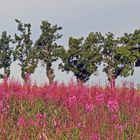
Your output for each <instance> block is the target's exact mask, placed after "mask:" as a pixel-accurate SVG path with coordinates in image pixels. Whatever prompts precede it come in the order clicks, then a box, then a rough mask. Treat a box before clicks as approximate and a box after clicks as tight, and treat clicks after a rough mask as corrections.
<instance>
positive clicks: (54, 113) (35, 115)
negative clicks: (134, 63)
mask: <svg viewBox="0 0 140 140" xmlns="http://www.w3.org/2000/svg"><path fill="white" fill-rule="evenodd" d="M0 139H1V140H140V89H139V88H134V85H133V83H123V84H122V85H121V86H120V87H116V88H113V89H111V88H110V87H109V86H105V87H102V86H99V85H92V86H85V85H77V84H75V83H74V82H70V83H69V84H68V85H65V84H63V83H62V84H59V83H57V82H55V83H53V84H51V85H49V84H44V85H42V86H37V85H35V84H34V85H32V84H30V83H28V84H21V83H20V82H19V81H15V80H10V81H8V82H7V81H3V82H2V83H1V84H0Z"/></svg>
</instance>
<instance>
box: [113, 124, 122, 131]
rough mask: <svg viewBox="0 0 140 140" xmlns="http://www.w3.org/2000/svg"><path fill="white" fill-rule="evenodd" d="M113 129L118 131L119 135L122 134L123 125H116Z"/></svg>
mask: <svg viewBox="0 0 140 140" xmlns="http://www.w3.org/2000/svg"><path fill="white" fill-rule="evenodd" d="M115 128H116V129H118V130H119V132H120V133H122V130H123V125H121V124H117V125H116V126H115Z"/></svg>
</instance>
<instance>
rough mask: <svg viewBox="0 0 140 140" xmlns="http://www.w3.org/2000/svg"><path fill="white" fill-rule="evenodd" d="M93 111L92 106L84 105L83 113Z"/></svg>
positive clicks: (89, 104)
mask: <svg viewBox="0 0 140 140" xmlns="http://www.w3.org/2000/svg"><path fill="white" fill-rule="evenodd" d="M93 109H94V106H93V104H91V103H86V105H85V111H86V112H92V111H93Z"/></svg>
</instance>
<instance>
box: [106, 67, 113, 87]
mask: <svg viewBox="0 0 140 140" xmlns="http://www.w3.org/2000/svg"><path fill="white" fill-rule="evenodd" d="M107 76H108V81H109V83H110V87H111V89H114V88H115V77H114V75H113V74H112V72H111V69H108V73H107Z"/></svg>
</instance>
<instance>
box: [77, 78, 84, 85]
mask: <svg viewBox="0 0 140 140" xmlns="http://www.w3.org/2000/svg"><path fill="white" fill-rule="evenodd" d="M76 79H77V83H78V85H83V84H84V81H83V80H81V79H80V78H78V77H77V78H76Z"/></svg>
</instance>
